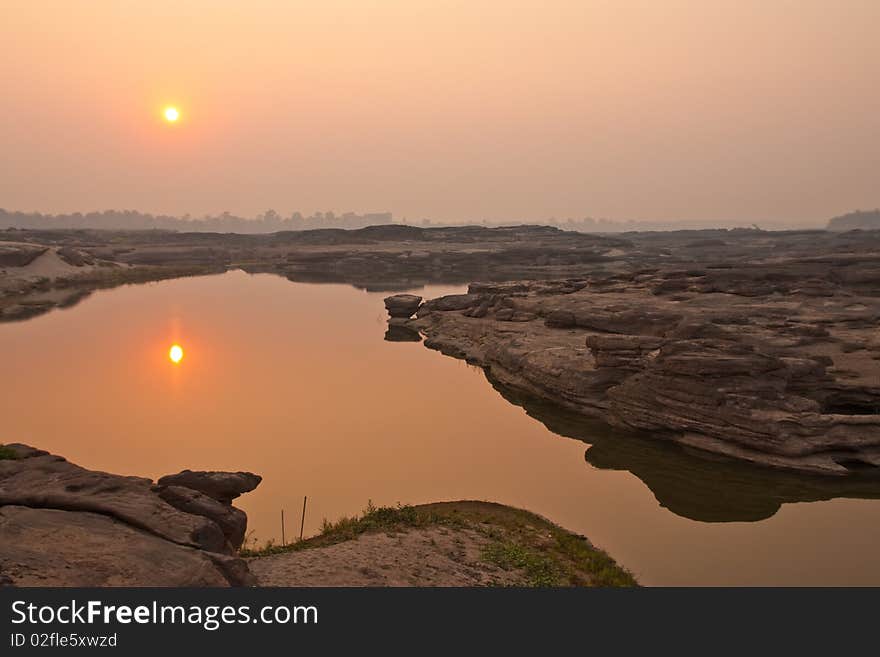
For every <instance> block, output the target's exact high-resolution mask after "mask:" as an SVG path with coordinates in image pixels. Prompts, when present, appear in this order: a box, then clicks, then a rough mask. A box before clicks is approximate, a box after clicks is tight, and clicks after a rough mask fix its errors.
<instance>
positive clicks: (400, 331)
mask: <svg viewBox="0 0 880 657" xmlns="http://www.w3.org/2000/svg"><path fill="white" fill-rule="evenodd" d="M385 339H386V340H388V342H421V341H422V336H421V335H420V334H419V332H418V331H413V330H412V329H411V328H409V327H407V326H401V325H400V324H392V323H389V324H388V330H387V331H385Z"/></svg>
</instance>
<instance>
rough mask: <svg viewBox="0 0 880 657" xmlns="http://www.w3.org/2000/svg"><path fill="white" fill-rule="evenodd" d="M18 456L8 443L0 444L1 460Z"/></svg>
mask: <svg viewBox="0 0 880 657" xmlns="http://www.w3.org/2000/svg"><path fill="white" fill-rule="evenodd" d="M17 458H18V456H17V455H16V453H15V452H13V451H12V450H11V449H10V448H8V447H7V446H6V445H0V461H4V460H11V459H17Z"/></svg>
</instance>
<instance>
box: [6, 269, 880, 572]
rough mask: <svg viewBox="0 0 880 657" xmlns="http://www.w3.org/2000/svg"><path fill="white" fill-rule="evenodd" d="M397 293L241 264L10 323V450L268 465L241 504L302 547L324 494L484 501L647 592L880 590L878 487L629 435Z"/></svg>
mask: <svg viewBox="0 0 880 657" xmlns="http://www.w3.org/2000/svg"><path fill="white" fill-rule="evenodd" d="M461 289H462V288H461V287H441V286H433V287H429V288H425V289H422V290H420V291H417V293H418V294H421V295H423V296H425V297H434V296H437V295H440V294H448V293H453V292H458V291H461ZM383 296H384V295H383V294H381V293H376V292H364V291H362V290H357V289H355V288H353V287H349V286H345V285H317V284H302V283H293V282H290V281H287V280H285V279H283V278H279V277H276V276H272V275H268V274H260V275H248V274H244V273H242V272H230V273H227V274H224V275H220V276H210V277H201V278H187V279H178V280H172V281H164V282H160V283H153V284H147V285H139V286H126V287H122V288H117V289H114V290H107V291H101V292H96V293H95V294H93V295H92V296H91V297H90V298H88V299H86V300H85V301H83V302H82V303H81V304H79V305H78V306H76V307H73V308H70V309H66V310H60V311H55V312H51V313H49V314H46V315H43V316H40V317H37V318H35V319H32V320H29V321H26V322H19V323H13V324H4V325H0V363H2V364H3V374H4V375H3V377H2V378H0V400H2V402H0V403H2V433H0V442H14V441H19V442H25V443H29V444H32V445H35V446H39V447H42V448H44V449H49V450H51V451H53V452H56V453H59V454H62V455H64V456H66V457H68V458H69V459H70V460H72V461H74V462H77V463H80V464H82V465H84V466H86V467H89V468H94V469H103V470H108V471H112V472H118V473H124V474H136V475H145V476H150V477H154V478H155V477H158V476H160V475H163V474H167V473H170V472H177V471H179V470H181V469H183V468H193V469H226V470H240V469H241V470H251V471H253V472H257V473H259V474H261V475H263V477H264V481H263V484H262V485H261V486H260V487H259V488H258V489H257V490H256V491H255V492H254V493H250V494H248V495H246V496H244V497H243V498H241V499H240V500H239V505H240V506H241V507H242V508H244V509H245V510H246V511H247V512H248V515H249V518H250V523H249V526H250V528H251V529H253V531H254V535H255V538H257V539H258V540H259V541H260V542H262V541H265V540H267V539H270V538H274V539H277V538H280V511H281V509H282V508H283V509H285V512H286V518H287V536H288V538H290V537H291V536H292V535H294V534H298V533H299V521H300V509H301V506H302V499H303V496H304V495H308V498H309V502H308V510H307V516H306V522H305V533H306V534H307V535H308V534H312V533H314V532H316V531H317V530H318V529H319V527H320V523H321V520H322V519H323V518H325V517H326V518H329V519H334V518H337V517H338V516H340V515H343V514H352V513H355V512H357V511H359V510H360V509H362V508H363V507H364V506H365V505H366V504H367V501H368V500H372V501H373V503H375V504H396V503H398V502H400V503H414V504H415V503H421V502H429V501H434V500H452V499H484V500H494V501H498V502H503V503H505V504H512V505H515V506H520V507H524V508H527V509H530V510H533V511H535V512H537V513H540V514H542V515H544V516H547V517H548V518H550V519H552V520H553V521H555V522H558V523H559V524H561V525H563V526H565V527H567V528H569V529H572V530H574V531H577V532H580V533H583V534H585V535H587V536H589V537H590V539H591V540H592V541H593V542H594V543H596V544H597V545H599V546H601V547H603V548H605V549H607V550H608V551H609V552H610V553H611V554H612V555H614V556H615V557H616V558H617V559H618V560H619V561H620V562H621V563H622V564H623V565H625V566H627V567H628V568H630V569H631V570H632V571H633V572H634V573H635V574H636V576H637V577H638V578H639V580H640V581H642V582H643V583H645V584H676V585H678V584H765V585H775V584H838V585H847V584H873V585H880V559H878V558H877V554H878V548H880V501H878V500H877V499H872V498H877V497H880V485H878V483H877V482H871V481H860V480H852V481H849V482H840V481H836V480H834V481H828V480H815V479H811V478H806V479H805V478H801V477H796V476H791V475H771V474H768V473H764V472H763V471H760V470H755V469H753V468H745V467H742V466H739V465H736V464H725V463H717V462H710V461H706V460H705V459H703V458H697V457H694V456H693V455H690V454H687V453H685V452H683V451H681V450H679V449H676V448H670V447H668V446H665V445H660V444H657V443H656V442H655V441H648V442H645V441H639V440H635V439H632V438H628V437H624V436H615V435H614V434H612V433H610V432H609V431H608V430H607V429H604V428H603V427H601V426H597V425H592V424H590V423H587V422H584V421H583V420H581V419H580V418H577V417H574V416H571V415H569V414H566V413H562V412H559V411H557V410H556V409H553V408H552V407H549V406H548V405H546V404H541V403H539V402H535V401H533V400H528V399H521V398H518V397H517V395H515V394H513V393H511V392H509V391H504V390H501V391H499V390H496V389H495V388H494V387H493V386H492V385H491V383H490V382H489V381H487V379H486V377H485V375H484V374H483V372H482V370H479V369H477V368H474V367H470V366H468V365H466V364H465V363H464V362H462V361H458V360H454V359H452V358H448V357H444V356H442V355H441V354H439V353H437V352H434V351H430V350H428V349H425V348H424V347H423V346H422V345H421V344H417V343H412V342H390V341H386V340H384V339H383V336H384V334H385V331H386V328H387V327H386V321H385V317H386V315H385V312H384V307H383V304H382V297H383ZM175 342H179V343H180V344H181V345H182V346H183V347H184V349H185V352H186V355H185V357H184V359H183V361H182V362H181V363H180V364H179V365H174V364H172V363H171V362H170V361H169V360H168V348H169V347H170V345H171V344H172V343H175ZM502 393H503V394H502ZM548 427H549V428H548Z"/></svg>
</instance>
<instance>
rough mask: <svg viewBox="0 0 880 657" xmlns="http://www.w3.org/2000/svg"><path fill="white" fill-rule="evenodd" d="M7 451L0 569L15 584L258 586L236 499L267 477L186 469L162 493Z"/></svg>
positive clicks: (46, 457) (27, 452) (146, 483)
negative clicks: (243, 552)
mask: <svg viewBox="0 0 880 657" xmlns="http://www.w3.org/2000/svg"><path fill="white" fill-rule="evenodd" d="M7 447H8V448H9V449H11V450H12V451H13V452H14V454H15V455H16V457H17V458H13V459H2V460H0V535H2V537H3V550H2V551H0V572H2V574H3V575H4V576H5V577H6V578H7V579H9V580H10V581H11V583H12V584H15V585H33V584H39V585H44V586H48V585H56V586H107V585H118V586H126V585H127V586H165V585H167V586H209V585H224V586H228V585H233V586H243V585H245V586H246V585H252V584H253V583H254V581H253V577H252V576H251V575H250V573H249V572H248V570H247V566H246V564H245V563H244V562H243V561H242V560H241V559H238V558H237V557H236V556H235V555H236V553H237V550H238V548H239V547H240V546H241V542H242V540H243V538H244V533H245V529H246V526H247V517H246V516H245V514H244V512H243V511H241V510H239V509H235V508H234V507H232V506H230V504H229V501H230V500H231V499H232V498H233V497H237V496H238V495H239V494H241V493H242V492H246V491H249V490H253V489H254V488H255V487H256V486H257V484H258V483H259V481H260V478H259V477H258V476H257V475H253V474H251V473H242V472H239V473H222V472H211V473H192V472H189V471H184V472H183V473H180V475H174V476H173V477H172V480H173V481H175V482H176V483H175V484H166V485H159V486H156V485H154V484H153V482H152V481H150V480H149V479H144V478H141V477H124V476H120V475H114V474H110V473H106V472H96V471H92V470H87V469H85V468H82V467H80V466H78V465H75V464H73V463H70V462H68V461H67V460H66V459H64V458H63V457H60V456H56V455H53V454H49V453H48V452H44V451H41V450H37V449H34V448H32V447H28V446H27V445H20V444H13V445H7ZM181 475H185V476H181ZM184 483H191V484H193V485H195V486H201V487H202V488H203V489H208V490H210V491H212V492H213V493H214V494H215V495H217V497H216V498H215V497H214V496H211V495H207V494H205V493H203V492H201V491H199V490H197V489H195V488H191V487H187V486H185V485H184ZM52 536H54V537H63V538H64V539H65V540H63V541H59V540H55V539H52V540H49V539H50V537H52Z"/></svg>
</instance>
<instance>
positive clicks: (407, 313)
mask: <svg viewBox="0 0 880 657" xmlns="http://www.w3.org/2000/svg"><path fill="white" fill-rule="evenodd" d="M421 303H422V297H420V296H416V295H415V294H394V295H392V296H390V297H385V309H386V310H387V311H388V315H389V316H391V317H400V318H403V319H407V318H409V317H412V316H413V315H415V313H416V311H417V310H418V309H419V306H420V305H421Z"/></svg>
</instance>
